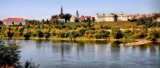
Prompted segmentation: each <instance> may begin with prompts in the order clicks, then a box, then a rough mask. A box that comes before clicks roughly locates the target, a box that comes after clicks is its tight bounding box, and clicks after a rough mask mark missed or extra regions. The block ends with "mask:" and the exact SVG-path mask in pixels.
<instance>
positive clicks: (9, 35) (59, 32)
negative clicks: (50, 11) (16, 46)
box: [0, 14, 160, 41]
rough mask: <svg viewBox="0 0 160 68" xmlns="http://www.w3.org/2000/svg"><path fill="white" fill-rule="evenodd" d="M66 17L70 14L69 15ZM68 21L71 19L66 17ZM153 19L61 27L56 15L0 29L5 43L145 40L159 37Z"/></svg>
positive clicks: (156, 24)
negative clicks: (60, 40)
mask: <svg viewBox="0 0 160 68" xmlns="http://www.w3.org/2000/svg"><path fill="white" fill-rule="evenodd" d="M66 15H67V14H66ZM67 16H68V17H69V16H70V15H67ZM157 16H158V15H156V14H155V16H153V17H150V18H149V17H144V18H140V19H138V20H137V21H135V22H129V21H117V22H98V23H96V22H81V23H80V22H75V23H62V22H58V21H57V16H56V15H55V16H54V15H53V16H52V17H51V19H50V20H42V21H41V22H40V21H36V20H27V24H26V25H24V26H15V25H11V26H0V30H1V33H0V37H1V38H4V39H5V38H6V39H123V40H127V39H145V40H152V41H156V40H157V39H158V38H159V37H160V29H159V26H160V25H159V22H157V21H155V19H154V18H158V17H157Z"/></svg>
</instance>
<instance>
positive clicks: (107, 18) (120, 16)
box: [95, 14, 128, 22]
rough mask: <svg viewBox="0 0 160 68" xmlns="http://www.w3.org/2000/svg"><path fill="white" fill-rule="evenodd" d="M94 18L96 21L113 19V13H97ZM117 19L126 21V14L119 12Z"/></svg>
mask: <svg viewBox="0 0 160 68" xmlns="http://www.w3.org/2000/svg"><path fill="white" fill-rule="evenodd" d="M95 20H96V22H105V21H114V15H113V14H109V15H105V14H102V15H100V14H97V15H96V16H95ZM117 20H118V21H128V15H125V14H119V15H118V18H117Z"/></svg>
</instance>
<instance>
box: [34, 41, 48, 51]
mask: <svg viewBox="0 0 160 68" xmlns="http://www.w3.org/2000/svg"><path fill="white" fill-rule="evenodd" d="M47 43H49V40H36V48H37V49H40V48H42V47H43V48H45V47H46V44H47Z"/></svg>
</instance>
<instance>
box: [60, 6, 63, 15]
mask: <svg viewBox="0 0 160 68" xmlns="http://www.w3.org/2000/svg"><path fill="white" fill-rule="evenodd" d="M60 15H63V6H61V14H60Z"/></svg>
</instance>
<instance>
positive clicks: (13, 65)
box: [0, 40, 39, 68]
mask: <svg viewBox="0 0 160 68" xmlns="http://www.w3.org/2000/svg"><path fill="white" fill-rule="evenodd" d="M19 48H20V46H19V45H18V44H17V43H16V41H9V42H8V43H5V42H3V41H1V40H0V68H38V66H39V65H38V66H36V65H35V64H34V63H33V62H31V61H26V63H25V65H24V66H23V65H21V64H20V62H19V59H20V50H19Z"/></svg>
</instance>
